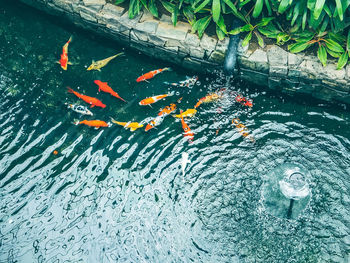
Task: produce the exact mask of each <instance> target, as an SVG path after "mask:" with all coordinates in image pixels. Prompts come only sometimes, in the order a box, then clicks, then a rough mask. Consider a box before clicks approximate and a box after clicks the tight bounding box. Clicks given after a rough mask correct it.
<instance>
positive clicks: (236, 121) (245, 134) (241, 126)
mask: <svg viewBox="0 0 350 263" xmlns="http://www.w3.org/2000/svg"><path fill="white" fill-rule="evenodd" d="M232 124H233V125H235V126H236V128H237V130H238V132H239V133H240V134H241V135H242V136H243V137H245V138H248V139H249V140H250V141H251V142H255V139H254V137H253V136H252V135H250V134H249V131H248V129H247V127H246V126H245V125H244V124H242V123H241V122H240V119H238V118H234V119H233V120H232Z"/></svg>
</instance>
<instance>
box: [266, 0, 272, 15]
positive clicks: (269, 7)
mask: <svg viewBox="0 0 350 263" xmlns="http://www.w3.org/2000/svg"><path fill="white" fill-rule="evenodd" d="M265 5H266V9H267V12H268V14H269V16H272V10H271V6H270V2H269V0H265Z"/></svg>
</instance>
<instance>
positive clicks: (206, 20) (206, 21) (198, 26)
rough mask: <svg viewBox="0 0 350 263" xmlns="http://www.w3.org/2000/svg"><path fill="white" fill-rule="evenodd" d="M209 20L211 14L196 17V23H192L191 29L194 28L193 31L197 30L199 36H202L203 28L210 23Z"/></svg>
mask: <svg viewBox="0 0 350 263" xmlns="http://www.w3.org/2000/svg"><path fill="white" fill-rule="evenodd" d="M210 20H211V16H206V17H203V18H201V19H198V20H197V21H196V23H194V25H193V27H192V29H193V30H194V32H196V31H198V36H199V38H202V36H203V33H204V31H205V29H206V28H207V26H208V25H209V23H210Z"/></svg>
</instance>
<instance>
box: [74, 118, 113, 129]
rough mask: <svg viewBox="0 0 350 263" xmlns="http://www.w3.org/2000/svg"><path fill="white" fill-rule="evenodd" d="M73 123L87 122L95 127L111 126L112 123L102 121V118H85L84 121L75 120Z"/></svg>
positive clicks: (86, 123)
mask: <svg viewBox="0 0 350 263" xmlns="http://www.w3.org/2000/svg"><path fill="white" fill-rule="evenodd" d="M73 124H75V125H78V124H85V125H87V126H89V127H95V128H96V129H98V128H101V127H110V124H109V123H107V122H105V121H100V120H90V121H88V120H83V121H75V122H74V123H73Z"/></svg>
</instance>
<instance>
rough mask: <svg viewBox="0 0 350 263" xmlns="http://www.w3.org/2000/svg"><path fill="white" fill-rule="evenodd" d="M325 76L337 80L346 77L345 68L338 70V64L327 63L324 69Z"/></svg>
mask: <svg viewBox="0 0 350 263" xmlns="http://www.w3.org/2000/svg"><path fill="white" fill-rule="evenodd" d="M322 73H323V76H324V77H325V78H327V79H329V80H331V81H337V80H341V79H344V78H345V74H346V72H345V69H344V68H342V69H339V70H337V66H336V64H330V63H329V64H327V65H326V66H325V67H323V70H322Z"/></svg>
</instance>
